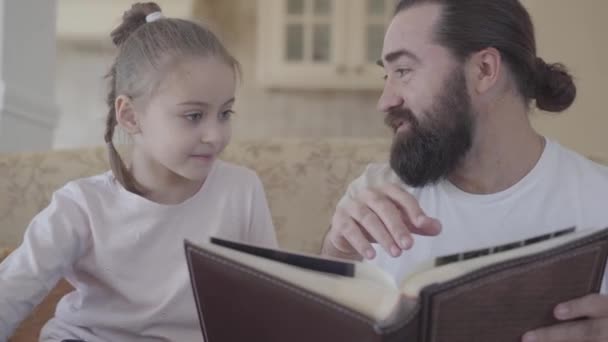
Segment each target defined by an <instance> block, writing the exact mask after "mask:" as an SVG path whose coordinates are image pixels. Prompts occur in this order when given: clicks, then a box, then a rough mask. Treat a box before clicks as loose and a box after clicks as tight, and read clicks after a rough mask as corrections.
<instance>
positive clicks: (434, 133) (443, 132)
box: [385, 68, 474, 187]
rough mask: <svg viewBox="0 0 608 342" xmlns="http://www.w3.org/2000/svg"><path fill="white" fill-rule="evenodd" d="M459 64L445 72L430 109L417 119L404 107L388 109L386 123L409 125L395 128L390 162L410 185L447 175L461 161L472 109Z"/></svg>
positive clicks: (467, 145)
mask: <svg viewBox="0 0 608 342" xmlns="http://www.w3.org/2000/svg"><path fill="white" fill-rule="evenodd" d="M466 89H467V88H466V80H465V78H464V72H463V70H462V69H461V68H456V69H455V70H454V71H452V74H451V75H449V76H448V78H447V80H446V83H445V86H444V87H443V89H442V91H441V92H440V94H439V96H438V98H437V100H436V101H435V102H434V104H433V106H432V108H431V110H429V111H425V112H424V113H421V114H422V115H420V117H421V118H422V120H421V121H419V120H418V119H417V118H416V116H415V115H414V114H413V113H412V112H411V111H410V110H409V109H405V108H399V109H395V110H392V111H390V112H389V113H388V114H387V116H386V120H385V121H386V123H387V124H388V125H389V126H391V127H393V128H394V129H397V127H396V125H398V123H399V121H401V122H405V123H406V124H407V125H409V127H407V128H406V130H405V131H403V132H396V134H395V137H394V139H393V145H392V147H391V156H390V165H391V167H392V169H393V170H394V171H395V173H396V174H397V175H398V176H399V178H400V179H401V180H402V181H403V182H405V183H406V184H408V185H410V186H412V187H422V186H425V185H427V184H433V183H436V182H438V181H440V180H442V179H444V178H446V177H448V176H449V175H450V174H451V173H452V172H453V171H454V170H455V169H456V168H457V167H458V166H459V165H460V163H461V162H462V160H463V159H464V157H465V155H466V154H467V152H468V151H469V149H470V148H471V145H472V142H473V129H474V122H473V113H472V107H471V100H470V97H469V94H468V93H467V90H466Z"/></svg>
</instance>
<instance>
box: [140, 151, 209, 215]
mask: <svg viewBox="0 0 608 342" xmlns="http://www.w3.org/2000/svg"><path fill="white" fill-rule="evenodd" d="M130 169H131V172H132V173H133V177H134V178H135V179H136V180H137V182H138V183H139V184H140V185H141V187H142V188H143V190H144V197H145V198H147V199H149V200H150V201H153V202H156V203H160V204H167V205H175V204H180V203H182V202H184V201H186V200H187V199H189V198H190V197H192V196H194V195H195V194H196V193H197V192H198V191H199V190H200V188H201V187H202V186H203V184H204V183H205V179H206V178H203V179H201V180H191V179H187V178H184V177H182V176H180V175H178V174H176V173H174V172H172V171H171V170H168V169H167V168H165V167H164V166H162V165H160V164H158V163H157V162H155V161H153V160H150V159H148V158H146V157H145V156H143V155H141V154H135V153H134V154H133V156H132V163H131V168H130Z"/></svg>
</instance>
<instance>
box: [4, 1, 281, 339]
mask: <svg viewBox="0 0 608 342" xmlns="http://www.w3.org/2000/svg"><path fill="white" fill-rule="evenodd" d="M111 36H112V40H113V42H114V43H115V44H116V45H117V46H118V48H119V53H118V55H117V57H116V60H115V63H114V65H113V66H112V68H111V70H110V73H109V75H108V77H109V81H110V92H109V95H108V101H107V102H108V105H109V107H110V110H109V114H108V119H107V127H106V134H105V140H106V143H107V145H108V148H109V151H110V161H111V168H112V170H111V171H110V172H107V173H104V174H101V175H97V176H94V177H91V178H85V179H80V180H76V181H73V182H70V183H68V184H67V185H66V186H64V187H63V188H61V189H60V190H58V191H56V192H55V193H54V195H53V197H52V200H51V203H50V205H49V206H48V207H47V208H46V209H44V210H43V211H42V212H41V213H39V214H38V215H37V216H36V217H35V218H34V219H33V221H32V222H31V224H30V226H29V227H28V228H27V231H26V233H25V237H24V241H23V244H22V245H21V246H20V247H19V248H18V249H17V250H16V251H15V252H14V253H13V254H12V255H11V256H10V257H8V258H7V259H6V260H5V261H4V262H3V263H2V264H1V265H0V341H4V340H6V339H7V338H8V337H9V336H10V334H11V333H12V332H13V331H14V329H15V328H16V326H17V325H18V324H19V322H20V321H21V320H23V319H24V318H25V317H26V316H27V315H28V314H29V312H30V311H31V310H32V308H33V307H34V306H35V305H36V304H38V303H39V302H40V301H41V300H42V298H43V297H44V296H45V295H46V294H47V293H48V292H49V291H50V290H51V289H52V288H53V287H54V285H55V284H56V283H57V281H58V280H59V279H60V278H62V277H64V278H65V279H67V280H68V281H69V282H70V283H71V284H72V285H73V286H74V288H75V291H73V292H72V293H69V294H68V295H66V296H65V297H64V298H63V299H62V300H61V301H60V302H59V304H58V306H57V310H56V313H55V317H54V318H53V319H51V320H50V321H49V322H48V323H47V324H46V325H45V327H44V328H43V329H42V332H41V336H40V339H41V340H42V341H62V340H69V339H80V340H86V341H88V342H97V341H121V342H123V341H195V340H200V339H201V336H202V335H201V332H200V327H199V322H198V316H197V312H196V307H195V303H194V298H193V296H192V291H191V288H190V281H189V277H188V270H187V265H186V262H185V258H184V251H183V240H184V239H190V240H193V241H205V240H206V239H208V238H209V237H210V236H212V235H213V236H220V237H223V238H227V239H233V240H241V241H247V242H249V243H253V244H259V245H265V246H268V247H275V246H276V238H275V234H274V229H273V226H272V222H271V218H270V214H269V210H268V206H267V203H266V199H265V195H264V191H263V189H262V184H261V182H260V180H259V179H258V177H257V176H256V174H255V173H254V172H253V171H250V170H248V169H245V168H243V167H238V166H235V165H231V164H228V163H226V162H223V161H220V160H218V159H217V158H218V155H219V154H220V152H222V150H223V149H224V147H225V146H226V145H227V144H228V141H229V140H230V119H231V115H232V113H233V111H232V107H233V105H234V101H235V97H234V94H235V86H236V85H235V84H236V78H237V72H238V70H239V69H238V63H237V61H236V60H235V59H234V58H233V57H232V56H231V55H230V54H229V53H228V52H227V51H226V49H225V48H224V47H223V46H222V44H221V43H220V42H219V41H218V39H217V38H216V36H215V35H214V34H213V33H212V32H210V31H209V30H207V29H205V28H203V27H201V26H199V25H197V24H195V23H193V22H190V21H185V20H180V19H166V18H163V17H162V14H161V9H160V8H159V6H158V5H156V4H155V3H138V4H135V5H133V7H132V8H131V9H130V10H129V11H127V12H126V13H125V14H124V16H123V22H122V24H121V25H120V26H119V27H118V28H117V29H116V30H114V31H113V32H112V34H111ZM116 126H120V128H121V129H123V130H124V131H125V132H127V133H128V134H129V135H130V137H131V138H132V140H133V146H132V151H131V152H132V153H131V161H130V163H129V167H126V165H125V163H123V161H122V160H121V158H120V156H119V154H118V153H117V151H116V149H115V147H114V143H113V142H112V137H113V135H114V129H115V128H116ZM227 305H229V303H227Z"/></svg>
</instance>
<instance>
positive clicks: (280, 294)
mask: <svg viewBox="0 0 608 342" xmlns="http://www.w3.org/2000/svg"><path fill="white" fill-rule="evenodd" d="M243 246H245V250H243V249H242V248H241V247H243ZM527 248H528V249H527V251H523V252H517V251H510V252H504V254H503V255H501V256H499V257H494V258H493V259H492V258H487V262H486V263H485V265H484V263H481V264H482V265H484V266H481V267H479V262H478V261H474V262H477V266H478V267H476V268H473V269H472V270H469V271H465V272H463V273H462V274H460V275H458V276H455V277H451V278H450V279H447V280H445V278H438V279H443V280H441V281H428V279H427V283H426V284H425V285H424V286H421V289H420V291H419V292H418V293H417V296H416V297H412V296H409V295H405V294H403V293H400V294H399V293H398V292H399V291H401V288H395V289H390V288H388V287H382V286H380V285H378V286H375V285H374V283H373V282H372V281H370V280H369V279H363V278H362V279H356V277H357V275H354V273H352V272H350V271H349V270H350V268H349V267H346V268H342V267H340V265H341V263H343V265H345V266H348V265H351V263H348V262H341V261H339V260H329V261H328V262H333V264H332V265H331V266H330V267H329V269H327V268H324V267H325V266H323V263H324V260H325V259H322V258H317V257H314V256H306V255H300V254H297V253H289V252H285V251H274V250H269V249H264V248H261V249H259V250H258V248H257V247H255V246H246V245H242V244H235V245H231V243H228V244H223V245H222V241H221V240H220V241H219V243H218V241H215V243H208V244H203V245H195V244H193V243H190V242H188V241H186V242H185V251H186V259H187V261H188V266H189V270H190V277H191V282H192V288H193V293H194V297H195V300H196V305H197V308H198V313H199V319H200V322H201V327H202V331H203V335H204V336H203V338H204V340H205V341H207V342H231V341H265V342H284V341H291V342H300V341H302V342H305V341H306V342H310V341H318V342H323V341H328V342H330V341H331V342H334V341H352V342H374V341H394V342H418V341H420V342H460V341H462V342H465V341H466V342H474V341H484V342H486V341H493V342H503V341H504V342H516V341H520V339H521V336H522V335H523V333H525V332H526V331H529V330H531V329H535V328H539V327H542V326H548V325H552V324H555V323H557V321H556V320H555V319H554V318H553V314H552V312H553V308H554V307H555V305H557V304H558V303H561V302H563V301H566V300H570V299H574V298H578V297H582V296H584V295H587V294H589V293H594V292H596V293H597V292H599V290H600V286H601V283H602V279H603V274H604V270H605V265H606V260H607V257H608V229H603V230H596V231H592V232H590V233H583V234H582V235H581V234H579V233H578V232H577V233H576V234H571V236H568V237H559V238H557V239H554V240H549V241H542V242H539V243H538V244H536V246H530V247H527ZM522 250H524V249H523V248H522ZM256 251H257V252H256ZM260 251H261V252H260ZM506 253H511V254H506ZM499 254H500V253H499ZM480 260H482V259H480ZM482 261H483V260H482ZM352 265H355V267H358V266H359V265H358V264H356V263H352ZM464 269H465V270H466V269H467V268H466V267H465V268H464ZM355 273H356V272H355ZM353 277H355V278H353ZM366 278H369V276H368V277H366ZM431 279H433V278H432V277H431ZM379 292H381V293H379ZM393 292H394V293H393ZM366 300H367V301H366ZM383 307H386V308H390V310H389V311H382V310H380V308H383ZM380 311H382V312H380ZM387 312H388V314H387Z"/></svg>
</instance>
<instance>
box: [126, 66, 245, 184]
mask: <svg viewBox="0 0 608 342" xmlns="http://www.w3.org/2000/svg"><path fill="white" fill-rule="evenodd" d="M235 87H236V77H235V72H234V69H233V68H231V67H230V66H228V65H227V64H226V63H224V62H222V61H221V60H219V59H216V58H213V57H206V58H201V57H198V58H189V59H186V60H184V61H182V62H180V63H178V64H176V65H174V66H173V67H172V68H171V69H170V71H169V72H168V73H166V74H165V77H164V78H163V79H162V81H161V82H160V84H159V85H158V87H157V88H156V89H155V90H154V91H153V92H152V95H151V96H144V97H142V101H141V102H145V103H139V105H138V104H137V102H136V106H135V108H136V109H135V117H136V120H137V128H138V129H137V133H136V134H134V135H133V138H134V142H135V144H134V145H135V146H134V151H133V152H134V153H138V154H140V155H139V158H135V159H134V160H136V159H143V160H145V166H144V167H146V168H150V169H151V170H148V171H153V172H155V173H158V172H160V173H165V174H166V173H169V174H173V175H177V176H181V177H182V178H185V179H187V180H191V181H200V180H204V179H205V178H206V177H207V175H208V173H209V170H210V169H211V166H212V165H213V162H214V161H215V160H216V158H217V157H218V155H219V154H220V153H221V152H222V151H223V150H224V148H225V147H226V145H228V142H229V141H230V136H231V124H230V120H231V115H232V114H233V112H232V107H233V105H234V101H235V97H234V96H235ZM134 157H136V156H135V155H134ZM134 167H137V165H134ZM140 171H143V170H140ZM148 171H145V172H148Z"/></svg>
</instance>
